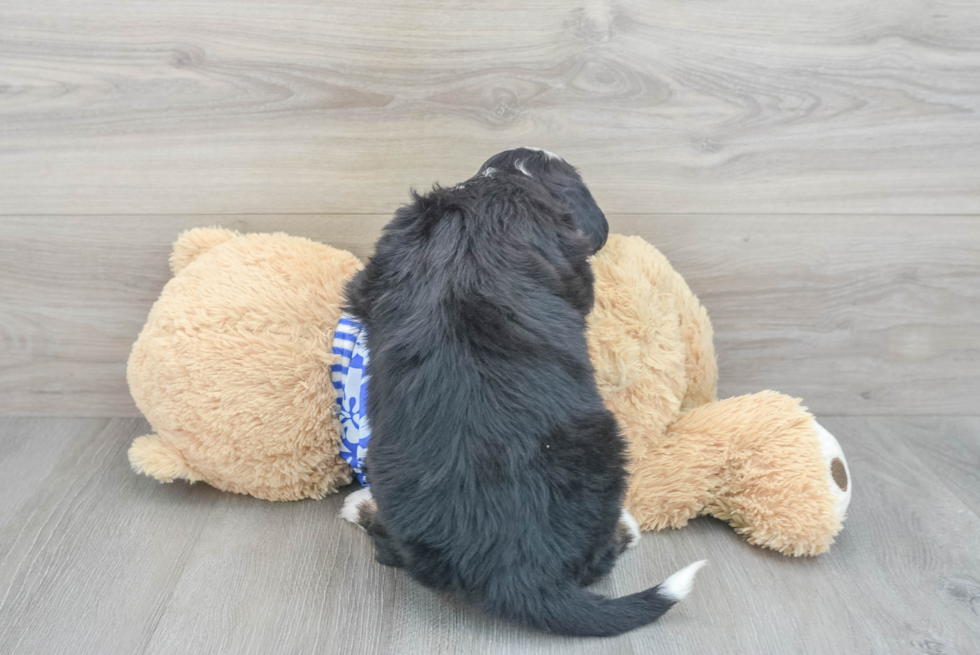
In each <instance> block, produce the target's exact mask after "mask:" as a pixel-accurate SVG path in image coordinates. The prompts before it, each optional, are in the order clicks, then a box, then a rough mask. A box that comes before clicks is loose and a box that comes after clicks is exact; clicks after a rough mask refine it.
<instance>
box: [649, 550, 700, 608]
mask: <svg viewBox="0 0 980 655" xmlns="http://www.w3.org/2000/svg"><path fill="white" fill-rule="evenodd" d="M707 563H708V560H706V559H703V560H701V561H700V562H695V563H694V564H690V565H688V566H686V567H684V568H683V569H681V570H680V571H678V572H677V573H675V574H674V575H672V576H670V577H669V578H667V579H666V580H664V581H663V582H661V583H660V591H659V593H660V595H661V596H663V597H665V598H669V599H670V600H673V601H678V600H684V599H685V598H687V596H688V594H690V593H691V588H692V587H693V586H694V576H695V575H697V573H698V571H699V570H701V567H702V566H704V565H705V564H707Z"/></svg>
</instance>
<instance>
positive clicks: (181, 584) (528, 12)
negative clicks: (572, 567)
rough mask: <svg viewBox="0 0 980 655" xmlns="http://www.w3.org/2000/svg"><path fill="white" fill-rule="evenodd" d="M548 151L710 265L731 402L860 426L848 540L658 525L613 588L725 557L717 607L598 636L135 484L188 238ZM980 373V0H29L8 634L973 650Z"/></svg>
mask: <svg viewBox="0 0 980 655" xmlns="http://www.w3.org/2000/svg"><path fill="white" fill-rule="evenodd" d="M518 145H530V146H538V147H544V148H547V149H549V150H552V151H555V152H557V153H559V154H560V155H562V156H564V157H565V158H566V159H567V160H568V161H570V162H571V163H573V164H575V165H576V166H577V167H578V168H579V169H580V171H581V172H582V174H583V176H584V178H585V180H586V181H587V182H588V184H589V186H590V188H591V189H592V191H593V193H594V195H595V197H596V199H597V201H598V202H599V204H600V205H601V206H602V207H603V209H604V210H605V212H606V214H607V216H608V217H609V220H610V225H611V227H612V229H613V231H616V232H622V233H627V234H637V235H640V236H643V237H644V238H646V239H647V240H649V241H650V242H651V243H653V244H655V245H656V246H657V247H658V248H660V249H661V250H662V251H663V252H664V253H665V254H666V255H667V256H668V258H670V260H671V261H672V262H673V264H674V266H675V267H676V268H677V269H678V270H679V271H680V272H681V274H683V275H684V277H685V278H686V279H687V280H688V282H689V284H690V285H691V287H692V289H693V290H694V291H695V292H696V293H697V294H698V296H699V297H700V298H701V300H702V302H703V303H704V305H705V306H706V307H707V309H708V311H709V313H710V315H711V318H712V321H713V324H714V327H715V336H716V346H717V351H718V357H719V367H720V381H719V391H720V395H721V396H722V397H725V396H730V395H734V394H738V393H744V392H755V391H760V390H763V389H767V388H773V389H777V390H779V391H782V392H785V393H788V394H792V395H794V396H799V397H802V398H803V400H804V403H805V404H806V405H807V406H809V407H810V409H811V410H812V411H813V412H814V413H816V414H818V415H820V416H821V417H822V420H824V421H825V424H826V425H827V426H828V427H829V428H830V429H831V430H832V431H833V432H835V433H836V434H837V436H838V437H839V438H840V441H841V443H842V445H843V447H844V449H845V451H846V452H847V453H848V456H849V458H850V462H851V465H852V469H853V471H852V472H853V477H854V481H855V486H856V490H855V496H854V501H853V504H852V507H851V511H850V518H849V520H848V522H847V524H846V527H845V530H844V532H843V533H842V535H841V537H840V539H839V541H838V543H837V544H835V545H834V546H833V548H832V549H831V551H830V552H829V553H828V554H826V555H823V556H821V557H818V558H814V559H806V560H791V559H786V558H783V557H781V556H779V555H775V554H773V553H770V552H766V551H763V550H760V549H757V548H752V547H749V546H746V545H745V544H744V543H742V542H741V541H740V540H739V539H738V538H737V537H736V535H734V534H733V533H732V531H731V530H729V529H728V528H727V526H724V525H722V524H720V523H718V522H714V521H711V520H699V521H696V522H695V523H694V524H693V525H692V526H690V527H688V528H687V529H685V530H682V531H678V532H671V533H661V534H652V535H647V536H646V537H645V538H644V541H643V543H642V545H641V547H640V549H639V550H638V551H634V552H632V553H630V554H628V555H627V556H626V557H624V559H623V560H622V561H621V563H620V565H619V566H618V567H617V569H616V570H615V572H614V573H613V575H612V577H611V578H610V579H609V580H607V581H605V582H603V583H602V584H600V585H599V589H600V590H602V591H604V592H607V593H610V594H615V595H619V594H623V593H626V592H630V591H635V590H638V589H641V588H645V587H647V586H649V585H651V584H653V583H656V582H658V581H660V580H661V579H663V577H664V576H666V575H668V574H669V573H671V572H673V571H675V570H676V569H677V568H679V567H681V566H683V565H685V564H687V563H689V562H691V561H693V560H695V559H700V558H704V557H706V558H708V559H710V560H711V565H710V567H709V568H708V569H706V570H705V571H704V572H703V574H702V576H701V577H700V579H699V581H698V584H697V587H696V590H695V593H694V596H693V597H692V598H691V599H689V600H688V601H686V602H685V603H684V604H683V605H682V606H680V607H678V608H676V609H674V610H673V611H672V612H671V613H670V614H668V615H667V616H666V617H665V618H664V620H663V621H662V622H661V623H660V624H659V625H656V626H653V627H650V628H647V629H643V630H641V631H638V632H636V633H634V634H631V635H629V636H626V637H623V638H620V639H616V640H607V641H595V640H579V641H570V640H563V639H556V638H553V637H549V636H546V635H541V634H537V633H531V632H527V631H523V630H518V629H515V628H513V627H511V626H508V625H504V624H501V623H498V622H495V621H490V620H487V619H485V618H483V617H480V616H478V615H476V614H474V613H473V612H472V611H470V610H469V609H467V608H466V607H462V606H460V605H458V604H457V603H455V602H453V601H452V600H448V599H445V598H441V597H439V596H436V595H434V594H432V593H430V592H428V591H425V590H423V589H421V588H419V586H418V585H416V584H414V583H413V582H411V581H409V580H407V579H406V578H405V576H404V575H402V574H401V573H398V572H394V571H390V570H386V569H382V568H381V567H379V566H377V565H375V564H374V563H373V561H372V559H371V553H370V548H369V545H368V542H367V539H366V538H365V536H364V535H363V534H361V533H359V532H358V531H357V530H355V529H353V528H352V527H351V526H349V525H346V524H342V523H341V522H340V521H339V519H338V518H337V516H336V514H337V509H338V506H339V504H340V501H341V498H340V497H339V496H338V497H334V498H329V499H327V500H324V501H321V502H301V503H289V504H271V503H266V502H263V501H258V500H254V499H251V498H246V497H235V496H230V495H228V494H222V493H219V492H217V491H215V490H214V489H211V488H209V487H207V486H205V485H196V486H188V485H183V484H177V485H169V486H161V485H157V484H155V483H154V482H152V481H150V480H148V479H146V478H141V477H138V476H136V475H134V474H133V473H132V472H131V471H130V470H129V466H128V463H127V461H126V448H127V446H128V444H129V441H130V440H131V439H132V438H133V437H134V436H136V435H139V434H142V433H144V432H146V431H147V430H146V426H145V424H144V423H143V422H142V419H140V418H139V413H138V411H137V410H136V407H135V405H134V404H133V402H132V399H131V398H130V396H129V393H128V389H127V387H126V381H125V364H126V358H127V355H128V352H129V349H130V347H131V345H132V343H133V341H134V340H135V337H136V335H137V334H138V332H139V329H140V327H141V326H142V324H143V322H144V321H145V318H146V315H147V312H148V311H149V309H150V306H151V305H152V303H153V301H154V299H155V298H156V297H157V296H158V294H159V293H160V289H161V288H162V286H163V285H164V284H165V283H166V281H167V279H168V277H169V271H168V267H167V255H168V251H169V248H170V245H171V244H172V243H173V241H174V239H175V238H176V236H177V235H178V234H179V232H180V231H181V230H184V229H188V228H192V227H198V226H208V225H222V226H227V227H231V228H234V229H238V230H242V231H284V232H288V233H291V234H296V235H300V236H308V237H311V238H314V239H317V240H319V241H322V242H326V243H330V244H332V245H334V246H337V247H341V248H346V249H349V250H351V251H352V252H354V253H355V254H356V255H358V256H360V257H365V256H367V255H369V254H370V252H371V248H372V244H373V243H374V240H375V238H376V237H377V235H378V233H379V230H380V228H381V226H382V225H383V224H384V222H385V221H386V220H387V219H388V217H389V216H390V215H391V213H392V211H393V210H394V209H395V208H396V207H397V206H398V205H399V204H400V203H402V202H404V201H405V200H406V199H407V198H408V189H409V188H410V187H412V186H415V187H419V188H426V187H428V186H429V185H431V184H432V183H434V182H441V183H444V184H453V183H456V182H458V181H460V180H462V179H465V178H467V177H469V176H470V175H472V174H473V173H474V172H475V171H476V170H477V168H478V166H479V165H480V163H481V162H482V161H483V160H484V159H486V158H487V157H488V156H489V155H491V154H493V153H495V152H497V151H499V150H502V149H505V148H510V147H514V146H518ZM978 399H980V8H978V5H977V2H976V0H890V1H888V2H882V1H879V0H821V1H820V2H809V3H806V2H786V0H684V1H679V0H581V1H580V2H571V3H570V2H565V1H563V0H496V1H494V2H477V1H476V0H458V1H455V2H443V1H441V0H440V1H437V0H400V1H396V0H358V1H357V2H353V1H349V2H339V1H334V2H325V1H324V0H283V1H278V0H276V1H270V0H86V1H85V2H69V1H68V0H42V1H39V0H3V2H2V3H0V655H6V654H7V653H11V654H16V655H20V654H22V653H24V654H34V653H36V654H38V655H49V654H55V653H62V652H64V653H71V654H72V655H78V654H81V653H100V654H101V653H113V654H114V653H120V654H125V655H129V654H130V653H142V652H161V653H233V654H235V655H238V654H240V653H261V654H265V653H273V652H276V653H294V652H295V653H313V652H317V653H342V654H348V653H355V652H357V653H364V654H366V655H371V654H374V653H395V654H399V655H401V654H403V653H420V654H428V653H467V654H469V653H490V652H494V653H507V654H511V653H525V652H527V653H539V652H540V653H545V652H552V653H562V654H564V653H579V652H583V653H592V652H601V653H611V654H619V653H638V654H639V653H697V654H699V655H702V654H705V655H715V654H724V653H752V654H760V655H770V654H771V655H788V654H796V653H820V654H828V655H831V654H832V655H850V654H852V653H853V654H857V653H862V654H864V653H876V654H877V653H882V654H888V655H890V654H892V653H931V654H940V653H941V654H954V653H955V654H959V655H976V654H977V653H980V519H978V515H980V401H978ZM105 417H109V418H105ZM824 417H825V418H824Z"/></svg>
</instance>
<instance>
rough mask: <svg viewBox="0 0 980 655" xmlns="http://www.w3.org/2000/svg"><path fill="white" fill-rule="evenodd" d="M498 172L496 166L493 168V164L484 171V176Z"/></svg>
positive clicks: (491, 175) (490, 175)
mask: <svg viewBox="0 0 980 655" xmlns="http://www.w3.org/2000/svg"><path fill="white" fill-rule="evenodd" d="M496 172H497V169H496V168H493V167H492V166H491V167H490V168H488V169H487V170H485V171H483V177H493V174H494V173H496Z"/></svg>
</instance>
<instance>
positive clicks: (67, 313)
mask: <svg viewBox="0 0 980 655" xmlns="http://www.w3.org/2000/svg"><path fill="white" fill-rule="evenodd" d="M386 221H387V216H382V215H350V216H315V215H314V216H176V217H174V216H127V217H117V216H111V217H79V216H71V217H5V218H3V219H0V344H2V345H3V346H4V347H3V348H0V415H14V416H31V415H34V416H38V415H40V416H44V415H67V416H73V415H74V416H137V415H138V413H137V410H136V408H135V406H134V405H133V403H132V400H131V399H130V397H129V393H128V389H127V387H126V383H125V362H126V358H127V357H128V354H129V349H130V347H131V345H132V343H133V341H134V340H135V338H136V335H137V334H138V333H139V330H140V328H141V327H142V325H143V322H144V321H145V320H146V315H147V313H148V311H149V309H150V306H151V305H152V303H153V301H154V300H155V299H156V297H157V295H158V294H159V292H160V289H161V288H162V287H163V285H164V283H165V282H166V280H167V279H168V278H169V270H168V268H167V256H168V253H169V250H170V245H171V243H172V241H173V240H174V239H175V238H176V236H177V234H178V233H179V232H180V231H181V230H183V229H187V228H190V227H194V226H202V225H212V224H217V225H223V226H228V227H232V228H235V229H239V230H242V231H246V232H249V231H284V232H287V233H290V234H295V235H300V236H308V237H310V238H313V239H316V240H319V241H323V242H327V243H330V244H332V245H335V246H337V247H340V248H344V249H347V250H350V251H352V252H354V253H355V254H357V255H358V256H360V257H366V256H367V255H369V253H370V252H371V247H372V245H371V244H373V242H374V240H375V238H376V236H377V234H378V231H379V230H380V228H381V226H382V225H383V224H384V223H385V222H386ZM610 224H611V226H612V229H613V230H614V231H618V232H622V233H627V234H639V235H640V236H643V237H644V238H646V239H647V240H649V241H650V242H652V243H654V244H656V245H657V246H658V247H659V248H660V249H661V250H662V251H663V252H664V253H665V254H666V255H667V256H668V257H669V258H670V259H671V261H672V262H673V263H674V265H675V267H676V268H677V270H679V271H680V272H681V273H682V274H683V275H684V276H685V277H686V279H687V280H688V282H689V283H690V285H691V287H692V288H693V289H694V291H695V292H696V293H697V294H698V295H699V297H700V298H701V300H702V302H703V303H704V304H705V306H706V307H707V308H708V311H709V313H710V315H711V317H712V321H713V323H714V327H715V334H716V345H717V351H718V357H719V364H720V371H721V374H720V384H719V392H720V394H721V396H722V397H725V396H730V395H736V394H741V393H749V392H755V391H760V390H762V389H767V388H774V389H778V390H780V391H782V392H784V393H788V394H792V395H795V396H799V397H802V398H803V399H804V400H805V402H806V404H807V405H808V406H809V407H810V408H811V409H812V410H813V411H815V412H818V413H823V414H887V413H895V414H929V413H945V414H974V413H976V398H977V396H978V395H980V219H978V218H970V217H866V216H839V217H838V216H785V217H768V216H767V217H750V216H633V215H626V216H623V215H610Z"/></svg>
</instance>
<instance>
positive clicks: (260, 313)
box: [127, 228, 853, 556]
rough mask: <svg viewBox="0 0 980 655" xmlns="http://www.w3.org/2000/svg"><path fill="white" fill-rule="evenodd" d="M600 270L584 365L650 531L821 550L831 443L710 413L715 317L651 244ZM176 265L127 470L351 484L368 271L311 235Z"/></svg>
mask: <svg viewBox="0 0 980 655" xmlns="http://www.w3.org/2000/svg"><path fill="white" fill-rule="evenodd" d="M591 264H592V269H593V273H594V275H595V305H594V307H593V310H592V312H591V313H590V315H589V317H588V322H587V325H588V331H587V339H588V345H589V353H590V357H591V360H592V364H593V367H594V369H595V376H596V383H597V385H598V387H599V390H600V393H601V394H602V396H603V399H604V401H605V403H606V405H607V407H608V408H609V409H610V410H611V411H613V412H614V413H615V415H616V417H617V419H618V421H619V423H620V426H621V429H622V430H623V433H624V435H625V436H626V438H627V441H628V443H629V461H630V464H629V473H630V482H629V487H628V491H627V494H626V498H625V501H624V504H625V506H626V508H627V509H628V510H629V511H630V512H631V513H632V514H633V516H634V517H635V518H636V520H637V521H638V523H639V525H640V528H641V529H643V530H660V529H664V528H668V527H669V528H680V527H682V526H684V525H686V524H687V522H688V521H689V520H690V519H692V518H694V517H696V516H699V515H710V516H714V517H717V518H719V519H722V520H724V521H727V522H728V523H729V524H730V525H731V526H732V527H733V528H734V529H735V530H736V531H737V532H738V533H739V534H741V535H742V536H743V537H744V538H745V539H746V540H747V541H748V542H749V543H751V544H756V545H759V546H764V547H767V548H771V549H774V550H776V551H778V552H780V553H783V554H785V555H793V556H800V555H816V554H819V553H822V552H824V551H826V550H827V549H828V548H829V546H830V544H831V543H832V542H833V540H834V537H835V535H836V534H837V533H838V532H839V531H840V529H841V527H842V522H843V520H844V518H845V512H846V510H847V506H848V503H849V502H850V498H851V493H852V487H853V485H852V483H851V475H850V470H849V468H848V465H847V460H846V458H845V457H844V454H843V451H842V450H841V448H840V445H839V444H838V442H837V440H836V439H835V438H834V437H833V435H831V434H830V433H829V432H828V431H827V430H825V429H824V428H823V427H822V426H821V425H820V424H819V423H818V422H817V421H816V420H815V419H814V418H813V416H811V415H810V414H809V413H808V412H807V410H806V409H805V408H804V407H802V406H801V404H800V401H799V400H798V399H793V398H790V397H788V396H785V395H782V394H779V393H776V392H774V391H763V392H761V393H756V394H750V395H745V396H740V397H735V398H728V399H725V400H720V401H719V400H716V383H717V376H718V369H717V364H716V359H715V352H714V346H713V343H712V329H711V323H710V321H709V320H708V315H707V312H706V311H705V309H704V308H703V307H702V306H701V304H700V303H699V301H698V299H697V297H696V296H695V295H694V294H693V293H692V292H691V290H690V288H688V286H687V284H686V283H685V282H684V280H683V278H682V277H681V276H680V275H679V274H678V273H677V272H676V271H675V270H674V269H673V268H672V267H671V265H670V263H669V262H668V261H667V259H666V257H664V255H662V254H661V253H660V252H659V251H658V250H657V249H656V248H654V247H653V246H652V245H650V244H649V243H647V242H646V241H644V240H643V239H641V238H639V237H627V236H622V235H617V234H610V235H609V238H608V241H607V243H606V245H605V246H604V247H603V248H602V249H601V250H600V251H599V252H597V253H596V254H595V255H594V256H593V257H592V260H591ZM170 266H171V270H172V272H173V278H172V279H171V280H170V281H169V282H167V284H166V286H165V287H164V289H163V291H162V293H161V295H160V298H159V299H158V300H157V301H156V303H155V304H154V305H153V308H152V309H151V311H150V314H149V317H148V319H147V322H146V325H145V326H144V327H143V330H142V331H141V333H140V335H139V337H138V339H137V341H136V343H135V344H134V346H133V349H132V352H131V355H130V358H129V363H128V367H127V379H128V382H129V387H130V391H131V393H132V396H133V399H134V400H135V402H136V405H137V406H138V407H139V409H140V410H141V411H142V412H143V414H144V415H145V417H146V418H147V420H148V421H149V423H150V425H151V427H152V429H153V433H152V434H148V435H145V436H141V437H139V438H137V439H136V440H135V441H134V442H133V444H132V445H131V447H130V449H129V459H130V463H131V464H132V466H133V469H134V470H135V471H137V472H139V473H143V474H146V475H149V476H152V477H154V478H156V479H157V480H159V481H161V482H172V481H173V480H176V479H184V480H187V481H189V482H192V483H193V482H197V481H202V482H206V483H207V484H210V485H212V486H214V487H217V488H218V489H222V490H225V491H231V492H235V493H242V494H250V495H252V496H255V497H257V498H262V499H266V500H298V499H302V498H316V499H319V498H323V497H324V496H326V495H327V494H332V493H335V492H337V491H338V490H339V489H341V488H342V487H344V486H346V485H348V484H349V483H350V482H351V481H352V479H353V474H354V469H352V468H351V465H350V464H349V463H348V460H350V457H347V458H345V457H344V455H345V454H346V455H349V453H346V452H344V451H346V450H347V448H348V446H349V444H346V443H345V441H344V434H343V429H342V427H341V423H340V419H339V416H338V413H339V412H338V407H337V390H336V389H335V385H334V383H333V382H332V381H331V369H332V367H334V366H336V365H337V361H338V360H337V357H338V355H336V354H335V353H334V352H333V349H332V347H331V346H332V343H333V337H334V332H335V330H336V328H337V323H338V320H340V318H341V315H342V305H343V287H344V284H345V282H346V281H347V280H348V279H349V278H350V277H351V276H352V275H353V274H354V273H355V272H357V271H358V270H359V269H360V267H361V262H360V261H359V260H358V259H357V258H356V257H355V256H354V255H352V254H351V253H349V252H346V251H343V250H338V249H336V248H332V247H330V246H328V245H325V244H321V243H316V242H313V241H311V240H309V239H304V238H299V237H293V236H288V235H285V234H239V233H237V232H232V231H229V230H225V229H217V228H215V229H204V228H199V229H194V230H190V231H188V232H185V233H184V234H182V235H181V236H180V238H179V239H178V240H177V242H176V243H175V244H174V248H173V252H172V253H171V257H170Z"/></svg>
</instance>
